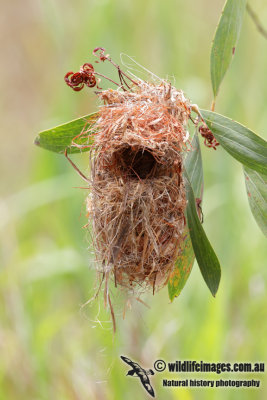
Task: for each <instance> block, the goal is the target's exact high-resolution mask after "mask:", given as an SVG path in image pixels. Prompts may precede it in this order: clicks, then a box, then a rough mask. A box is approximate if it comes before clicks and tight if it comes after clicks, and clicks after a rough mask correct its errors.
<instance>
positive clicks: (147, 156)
mask: <svg viewBox="0 0 267 400" xmlns="http://www.w3.org/2000/svg"><path fill="white" fill-rule="evenodd" d="M115 160H116V163H117V167H119V169H120V170H121V171H122V172H123V173H126V174H127V176H128V177H129V178H131V179H147V178H151V177H152V176H153V177H155V175H156V172H157V170H158V168H157V166H159V163H158V162H157V161H156V160H155V158H154V156H153V155H152V154H151V152H150V151H148V150H147V149H145V148H137V149H136V148H133V147H131V146H128V147H125V148H124V149H122V150H119V151H117V152H116V153H115Z"/></svg>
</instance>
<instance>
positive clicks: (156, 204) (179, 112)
mask: <svg viewBox="0 0 267 400" xmlns="http://www.w3.org/2000/svg"><path fill="white" fill-rule="evenodd" d="M99 97H100V99H101V100H103V101H104V102H105V106H103V107H102V108H101V110H100V116H99V119H98V121H97V122H96V125H95V127H94V129H96V131H97V135H96V138H95V143H94V146H93V148H92V153H93V154H92V158H91V174H92V175H91V179H92V193H91V194H90V196H89V197H88V201H87V207H88V211H89V215H90V216H91V217H92V219H93V230H94V237H95V250H96V256H97V260H98V263H99V265H101V271H103V272H104V274H107V275H108V276H110V275H113V276H114V281H115V285H117V284H118V285H122V286H124V287H126V288H135V287H141V288H146V287H152V288H153V292H154V290H155V289H156V288H158V287H160V286H162V285H165V284H166V283H167V281H168V278H169V275H170V273H171V272H172V270H173V267H174V263H175V261H176V259H177V253H178V251H179V244H180V242H181V240H183V238H182V234H183V230H184V226H185V217H184V212H185V207H186V195H185V186H184V181H183V177H182V171H183V159H182V152H183V150H185V143H186V141H187V139H188V134H187V131H186V123H187V120H188V117H189V111H190V107H189V103H188V101H187V100H186V99H185V97H184V95H183V93H182V92H181V91H177V90H176V89H175V88H173V87H172V86H170V85H169V84H167V83H166V82H164V83H162V84H161V85H159V86H155V85H152V84H148V83H144V82H139V84H138V85H137V86H136V87H135V90H134V91H132V92H120V91H115V90H105V91H102V92H101V93H100V94H99Z"/></svg>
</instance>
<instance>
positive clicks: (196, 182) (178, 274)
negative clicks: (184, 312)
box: [168, 133, 203, 301]
mask: <svg viewBox="0 0 267 400" xmlns="http://www.w3.org/2000/svg"><path fill="white" fill-rule="evenodd" d="M184 166H185V169H186V171H187V174H188V176H189V179H190V182H191V185H192V187H193V190H194V193H195V196H196V197H198V198H200V199H202V193H203V169H202V158H201V151H200V146H199V140H198V134H197V133H196V134H195V135H194V137H193V140H192V150H191V151H190V152H188V154H187V156H186V158H185V162H184ZM194 260H195V254H194V250H193V247H192V242H191V239H190V234H189V230H188V225H187V226H186V227H185V229H184V232H183V241H182V242H181V247H180V249H179V254H178V258H177V261H176V263H175V267H174V270H173V271H172V273H171V275H170V279H169V282H168V292H169V298H170V300H171V301H173V300H174V298H175V297H177V296H179V294H180V293H181V291H182V289H183V288H184V286H185V284H186V282H187V279H188V278H189V275H190V272H191V270H192V267H193V264H194Z"/></svg>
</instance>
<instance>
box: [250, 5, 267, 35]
mask: <svg viewBox="0 0 267 400" xmlns="http://www.w3.org/2000/svg"><path fill="white" fill-rule="evenodd" d="M247 12H248V13H249V15H250V17H251V18H252V20H253V22H254V24H255V25H256V27H257V29H258V31H259V32H260V33H261V34H262V36H263V37H265V39H267V30H266V29H265V28H264V27H263V26H262V24H261V22H260V20H259V17H258V15H257V14H256V13H255V11H253V10H252V8H251V7H250V5H249V4H247Z"/></svg>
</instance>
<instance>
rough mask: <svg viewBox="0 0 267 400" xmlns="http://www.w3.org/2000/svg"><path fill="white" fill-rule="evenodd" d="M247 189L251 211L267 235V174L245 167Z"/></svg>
mask: <svg viewBox="0 0 267 400" xmlns="http://www.w3.org/2000/svg"><path fill="white" fill-rule="evenodd" d="M244 174H245V182H246V189H247V194H248V201H249V205H250V208H251V212H252V214H253V216H254V218H255V220H256V222H257V224H258V225H259V227H260V229H261V230H262V232H263V233H264V235H265V236H267V175H263V174H259V173H258V172H257V171H253V170H252V169H249V168H247V167H244Z"/></svg>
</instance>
